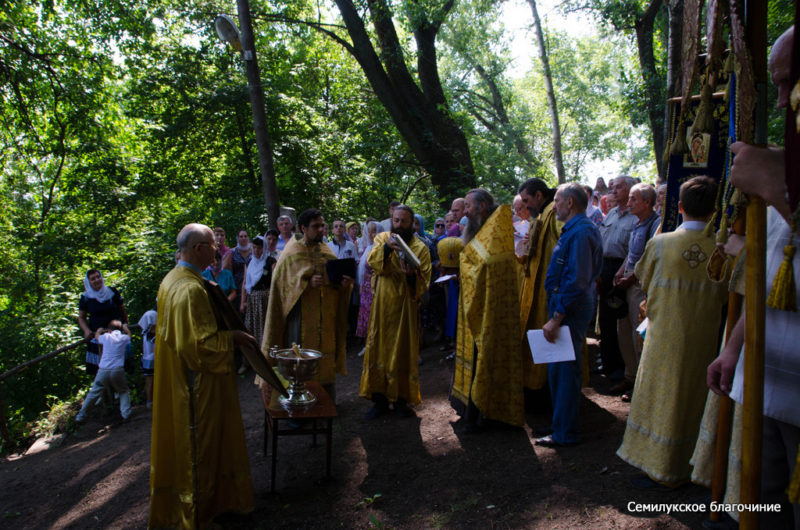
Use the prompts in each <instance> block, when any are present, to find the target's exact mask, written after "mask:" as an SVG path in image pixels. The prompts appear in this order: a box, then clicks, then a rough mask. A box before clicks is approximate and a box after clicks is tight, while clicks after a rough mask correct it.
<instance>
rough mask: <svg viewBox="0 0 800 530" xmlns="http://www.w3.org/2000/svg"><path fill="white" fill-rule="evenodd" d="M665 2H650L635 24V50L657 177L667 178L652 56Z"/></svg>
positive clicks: (661, 112)
mask: <svg viewBox="0 0 800 530" xmlns="http://www.w3.org/2000/svg"><path fill="white" fill-rule="evenodd" d="M662 2H663V0H651V2H650V4H649V5H648V6H647V9H646V10H645V12H644V13H642V15H641V17H638V18H637V20H636V25H635V28H634V29H635V31H636V47H637V49H638V51H639V67H640V68H641V70H642V79H643V80H644V86H645V93H646V95H647V116H648V121H649V122H650V130H651V131H652V133H653V150H654V151H655V158H656V167H657V168H658V174H659V175H660V176H661V177H662V178H666V175H665V173H664V172H665V169H666V165H665V164H664V163H663V162H662V160H661V155H662V154H663V153H664V146H665V135H664V105H665V104H666V103H665V100H664V94H663V92H662V90H661V88H660V86H661V82H660V80H659V76H658V72H657V71H656V59H655V53H654V52H653V27H654V25H655V19H656V15H658V11H659V9H661V4H662Z"/></svg>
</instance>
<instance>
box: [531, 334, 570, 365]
mask: <svg viewBox="0 0 800 530" xmlns="http://www.w3.org/2000/svg"><path fill="white" fill-rule="evenodd" d="M528 344H529V345H530V347H531V353H532V354H533V364H548V363H560V362H563V361H574V360H575V349H574V348H573V347H572V337H570V334H569V326H561V327H560V328H558V338H556V341H555V342H554V343H553V342H547V339H545V338H544V332H543V331H542V330H541V329H529V330H528Z"/></svg>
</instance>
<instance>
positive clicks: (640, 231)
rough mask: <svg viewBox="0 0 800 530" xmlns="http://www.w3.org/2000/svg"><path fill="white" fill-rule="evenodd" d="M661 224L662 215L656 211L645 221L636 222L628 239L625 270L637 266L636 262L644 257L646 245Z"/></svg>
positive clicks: (630, 269)
mask: <svg viewBox="0 0 800 530" xmlns="http://www.w3.org/2000/svg"><path fill="white" fill-rule="evenodd" d="M659 226H661V217H659V216H658V214H657V213H656V212H652V213H651V214H650V215H649V216H647V219H645V220H644V221H639V222H637V223H636V225H635V226H634V227H633V231H632V232H631V238H630V240H629V241H628V259H627V260H626V261H625V270H627V271H632V270H633V269H634V267H636V264H637V263H638V262H639V260H640V259H642V254H644V247H645V245H646V244H647V242H648V241H649V240H650V238H652V237H653V236H654V235H655V234H656V230H658V227H659Z"/></svg>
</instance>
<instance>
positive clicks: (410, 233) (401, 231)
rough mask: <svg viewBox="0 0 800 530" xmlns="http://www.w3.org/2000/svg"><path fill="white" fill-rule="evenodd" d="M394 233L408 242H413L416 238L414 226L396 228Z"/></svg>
mask: <svg viewBox="0 0 800 530" xmlns="http://www.w3.org/2000/svg"><path fill="white" fill-rule="evenodd" d="M394 233H395V234H397V235H399V236H400V237H402V238H403V241H405V242H406V243H411V241H412V240H413V239H414V227H413V226H409V227H408V228H401V227H398V228H395V229H394Z"/></svg>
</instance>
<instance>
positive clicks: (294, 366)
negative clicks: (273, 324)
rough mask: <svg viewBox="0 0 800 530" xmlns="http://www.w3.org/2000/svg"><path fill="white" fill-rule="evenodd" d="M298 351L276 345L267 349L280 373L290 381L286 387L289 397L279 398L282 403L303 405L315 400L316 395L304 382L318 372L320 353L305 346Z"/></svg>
mask: <svg viewBox="0 0 800 530" xmlns="http://www.w3.org/2000/svg"><path fill="white" fill-rule="evenodd" d="M299 352H300V353H299V355H298V353H297V351H295V350H294V349H292V348H285V349H278V348H277V347H276V346H273V347H272V348H270V350H269V356H270V357H271V358H272V359H274V360H275V362H276V363H277V365H278V371H279V372H280V374H281V375H282V376H283V377H285V378H286V379H288V380H289V381H290V382H291V385H289V388H288V389H287V390H288V391H289V397H284V396H281V397H280V398H279V401H280V402H281V404H282V405H288V406H303V407H305V406H308V405H311V404H313V403H314V402H315V401H317V396H315V395H314V393H313V392H311V391H310V390H308V389H307V388H306V383H305V382H306V381H309V380H311V379H313V378H314V376H315V375H317V374H318V373H319V361H320V359H322V353H321V352H318V351H317V350H309V349H307V348H299Z"/></svg>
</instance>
